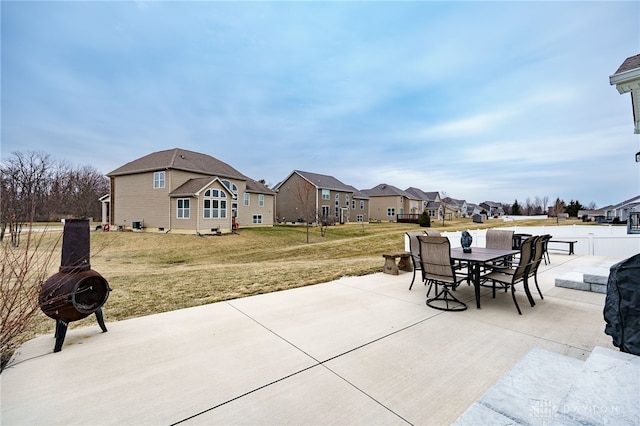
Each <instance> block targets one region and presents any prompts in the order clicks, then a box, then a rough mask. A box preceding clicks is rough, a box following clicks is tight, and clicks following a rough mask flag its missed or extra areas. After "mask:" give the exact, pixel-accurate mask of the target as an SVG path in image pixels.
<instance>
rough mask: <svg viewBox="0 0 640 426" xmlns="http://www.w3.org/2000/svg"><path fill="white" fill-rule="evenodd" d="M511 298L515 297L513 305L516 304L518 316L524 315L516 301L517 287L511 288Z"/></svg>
mask: <svg viewBox="0 0 640 426" xmlns="http://www.w3.org/2000/svg"><path fill="white" fill-rule="evenodd" d="M511 296H512V297H513V303H515V304H516V309H517V310H518V315H522V311H520V306H518V301H517V300H516V287H515V286H513V285H512V286H511Z"/></svg>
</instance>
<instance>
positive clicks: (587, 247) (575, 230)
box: [405, 225, 640, 259]
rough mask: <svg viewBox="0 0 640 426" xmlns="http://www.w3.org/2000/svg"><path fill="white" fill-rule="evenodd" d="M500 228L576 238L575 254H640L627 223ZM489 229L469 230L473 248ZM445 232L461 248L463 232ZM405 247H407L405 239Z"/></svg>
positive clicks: (639, 237) (482, 242)
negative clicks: (628, 230)
mask: <svg viewBox="0 0 640 426" xmlns="http://www.w3.org/2000/svg"><path fill="white" fill-rule="evenodd" d="M500 229H508V230H513V231H514V233H517V234H531V235H542V234H550V235H552V236H553V239H554V240H570V241H576V243H575V245H574V253H575V254H576V255H587V256H604V257H616V258H621V259H625V258H627V257H631V256H633V255H635V254H638V253H640V234H627V227H626V226H625V225H565V226H563V225H560V226H508V227H500ZM486 232H487V230H486V229H476V230H473V229H469V233H470V234H471V236H472V237H473V243H472V247H484V246H485V243H486ZM442 235H445V236H447V237H448V238H449V241H450V242H451V247H460V237H461V235H462V233H461V232H443V233H442ZM405 247H408V245H407V242H406V239H405ZM553 247H556V246H555V245H553V244H550V245H549V249H550V250H552V251H553ZM559 248H565V247H559ZM407 250H408V249H407Z"/></svg>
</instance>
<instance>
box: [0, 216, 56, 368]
mask: <svg viewBox="0 0 640 426" xmlns="http://www.w3.org/2000/svg"><path fill="white" fill-rule="evenodd" d="M60 236H61V235H60ZM59 241H60V238H59V237H54V238H47V236H46V232H41V233H37V234H36V233H33V232H32V229H31V226H29V229H28V232H27V235H26V241H23V243H22V244H21V245H20V246H19V247H14V246H13V245H12V244H11V243H10V242H8V241H3V242H2V243H0V372H2V371H3V370H4V369H5V367H6V366H7V364H8V363H9V361H10V360H11V356H12V355H13V352H14V351H15V350H16V349H17V348H18V347H19V346H20V345H21V344H22V343H23V342H24V341H25V340H26V339H27V338H28V336H29V335H30V331H31V327H32V325H33V322H34V319H35V317H36V315H37V314H38V313H39V312H40V307H39V305H38V295H39V293H40V285H41V283H42V282H43V281H44V280H45V279H46V278H47V275H48V271H49V270H50V267H51V265H52V256H53V254H54V252H55V251H56V250H55V249H56V246H57V245H58V243H59Z"/></svg>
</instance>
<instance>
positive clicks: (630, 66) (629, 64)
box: [613, 55, 640, 75]
mask: <svg viewBox="0 0 640 426" xmlns="http://www.w3.org/2000/svg"><path fill="white" fill-rule="evenodd" d="M636 68H640V55H635V56H630V57H628V58H627V59H625V60H624V62H623V63H622V65H620V68H618V70H617V71H616V72H615V74H613V75H616V74H620V73H623V72H625V71H631V70H634V69H636Z"/></svg>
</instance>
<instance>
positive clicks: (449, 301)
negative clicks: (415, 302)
mask: <svg viewBox="0 0 640 426" xmlns="http://www.w3.org/2000/svg"><path fill="white" fill-rule="evenodd" d="M436 285H437V283H436ZM435 301H443V302H444V305H445V306H444V307H442V306H438V305H436V304H433V303H432V302H435ZM426 303H427V306H429V307H430V308H433V309H438V310H441V311H464V310H465V309H467V305H466V304H465V303H464V302H462V301H460V300H458V299H457V298H456V297H455V296H454V295H453V294H452V293H451V292H450V291H449V287H448V286H446V285H444V284H443V285H442V287H441V290H440V292H436V296H435V297H434V298H432V299H427V302H426Z"/></svg>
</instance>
